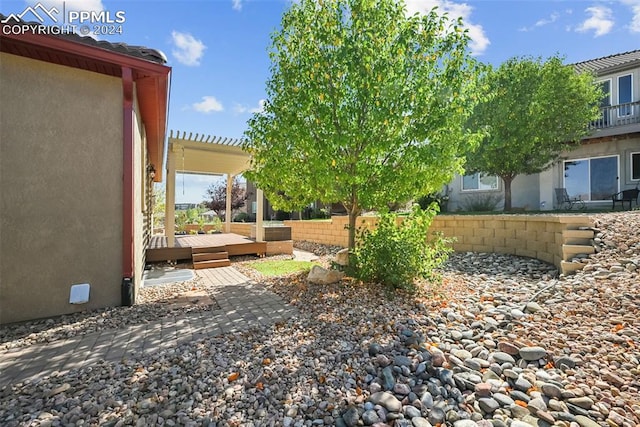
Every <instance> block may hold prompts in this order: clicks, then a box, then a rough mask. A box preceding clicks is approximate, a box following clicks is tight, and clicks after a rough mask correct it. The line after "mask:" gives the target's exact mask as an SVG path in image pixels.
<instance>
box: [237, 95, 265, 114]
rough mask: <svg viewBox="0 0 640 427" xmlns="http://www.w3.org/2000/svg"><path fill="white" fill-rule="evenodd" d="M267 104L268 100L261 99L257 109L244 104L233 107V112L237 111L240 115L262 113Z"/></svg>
mask: <svg viewBox="0 0 640 427" xmlns="http://www.w3.org/2000/svg"><path fill="white" fill-rule="evenodd" d="M266 102H267V100H266V99H261V100H259V101H258V105H257V106H256V107H253V108H250V107H247V106H246V105H242V104H236V105H235V106H234V107H233V111H235V112H236V113H238V114H244V113H262V112H263V111H264V104H265V103H266Z"/></svg>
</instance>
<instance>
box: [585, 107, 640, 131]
mask: <svg viewBox="0 0 640 427" xmlns="http://www.w3.org/2000/svg"><path fill="white" fill-rule="evenodd" d="M635 123H640V101H634V102H627V103H624V104H619V105H611V106H608V107H603V108H602V116H601V117H600V118H599V119H598V120H595V121H593V122H591V125H590V126H589V127H590V128H591V129H608V128H612V127H616V126H625V125H631V124H635Z"/></svg>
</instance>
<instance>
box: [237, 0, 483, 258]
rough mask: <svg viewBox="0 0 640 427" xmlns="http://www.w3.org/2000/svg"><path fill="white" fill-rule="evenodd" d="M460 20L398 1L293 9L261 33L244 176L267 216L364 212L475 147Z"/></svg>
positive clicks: (425, 188)
mask: <svg viewBox="0 0 640 427" xmlns="http://www.w3.org/2000/svg"><path fill="white" fill-rule="evenodd" d="M467 43H468V36H467V34H466V32H465V31H464V30H463V28H462V22H461V21H460V20H457V21H452V20H450V19H449V18H448V17H446V16H442V15H439V14H438V12H437V11H436V10H433V11H431V12H430V13H428V14H424V15H419V14H416V15H414V16H407V13H406V9H405V6H404V4H403V2H402V1H398V0H324V1H320V2H319V1H317V0H301V1H300V2H293V3H292V4H291V7H290V9H289V10H288V11H287V12H285V14H284V15H283V18H282V24H281V29H280V30H279V31H277V32H275V33H274V35H273V36H272V46H271V49H270V58H271V62H272V66H271V73H272V74H271V77H270V79H269V80H268V82H267V89H266V91H267V100H266V102H265V104H264V110H263V111H262V112H260V113H256V114H255V115H254V116H253V117H252V118H251V119H250V121H249V128H248V131H247V132H246V137H247V142H246V143H245V149H246V150H247V151H248V152H249V153H250V154H251V156H252V160H251V170H250V171H249V172H247V173H245V176H246V177H247V178H248V179H250V180H252V181H254V182H256V183H257V185H258V186H259V187H260V188H262V189H263V190H264V191H265V194H266V195H267V197H268V198H269V200H270V202H271V203H272V204H273V206H274V207H276V209H283V210H297V209H300V208H301V207H302V206H304V205H306V204H308V203H310V202H312V201H315V200H320V201H321V202H323V203H336V202H340V203H342V204H343V205H344V207H345V209H346V210H347V212H348V215H349V247H350V248H351V249H352V248H353V247H354V244H355V230H356V224H355V223H356V218H357V216H358V215H359V214H360V213H361V211H362V210H363V209H364V208H366V209H384V208H385V207H386V206H387V204H388V203H389V202H397V201H407V200H410V199H411V198H412V197H414V196H415V195H416V194H426V193H430V192H433V191H436V190H438V189H439V188H440V187H441V186H442V185H443V184H444V183H446V182H448V181H449V180H450V179H451V178H452V175H453V173H454V172H456V171H460V170H461V166H462V163H463V161H464V160H463V157H464V153H465V152H466V150H468V149H469V146H470V145H472V144H473V143H474V141H476V140H477V138H476V137H475V136H474V135H472V134H471V133H470V132H469V131H468V129H467V128H465V123H466V121H467V119H468V116H469V114H470V112H471V111H472V109H473V106H474V104H475V102H476V101H477V96H478V95H477V94H478V91H477V88H476V85H475V82H476V81H477V74H478V69H477V67H476V66H475V62H474V61H473V60H471V59H470V57H469V54H468V52H467Z"/></svg>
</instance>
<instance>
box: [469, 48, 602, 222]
mask: <svg viewBox="0 0 640 427" xmlns="http://www.w3.org/2000/svg"><path fill="white" fill-rule="evenodd" d="M483 78H485V79H486V81H485V84H486V87H488V88H489V94H490V96H489V97H487V98H486V100H485V102H482V103H480V104H478V105H477V106H476V108H475V111H474V114H473V116H472V119H471V121H470V125H471V127H473V128H475V129H485V131H486V134H485V137H484V138H483V140H482V142H481V143H480V145H479V146H478V148H477V149H476V150H475V151H473V152H471V153H470V154H469V155H468V156H467V167H466V169H467V173H469V172H484V173H487V174H491V175H497V176H499V177H500V178H501V179H502V182H503V184H504V210H505V211H509V210H511V184H512V182H513V180H514V178H515V177H516V176H517V175H520V174H534V173H539V172H542V171H544V170H546V169H547V168H549V167H550V166H551V164H552V163H553V162H555V161H557V160H558V158H559V156H560V155H561V153H562V152H563V151H565V150H568V149H571V148H572V147H574V146H575V145H576V144H577V143H579V141H580V139H581V138H583V137H584V136H586V135H587V134H588V133H589V122H591V121H592V120H595V119H597V118H598V115H599V109H598V103H599V101H600V99H601V98H602V93H601V91H600V88H599V87H598V86H597V85H596V84H595V83H594V80H593V76H591V75H590V74H578V73H576V72H575V71H574V69H573V67H571V66H567V65H564V64H563V63H562V59H561V58H559V57H557V56H555V57H552V58H549V59H547V60H546V61H542V60H541V59H539V58H538V59H532V58H511V59H509V60H507V61H506V62H505V63H503V64H502V65H500V66H499V67H498V68H495V69H489V70H488V71H487V73H486V74H484V75H483Z"/></svg>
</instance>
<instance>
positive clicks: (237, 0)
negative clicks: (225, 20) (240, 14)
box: [231, 0, 242, 10]
mask: <svg viewBox="0 0 640 427" xmlns="http://www.w3.org/2000/svg"><path fill="white" fill-rule="evenodd" d="M231 3H232V7H233V10H242V0H231Z"/></svg>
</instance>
